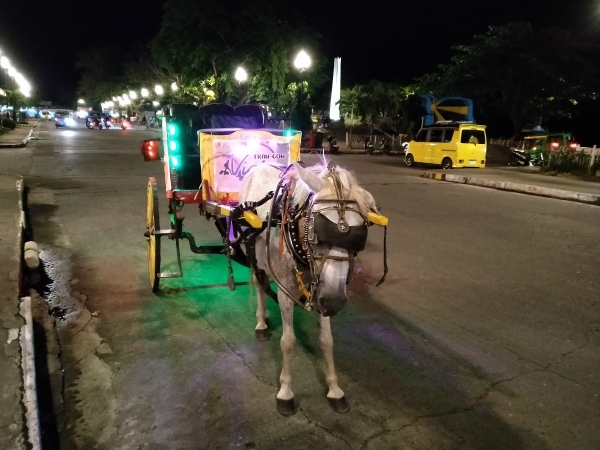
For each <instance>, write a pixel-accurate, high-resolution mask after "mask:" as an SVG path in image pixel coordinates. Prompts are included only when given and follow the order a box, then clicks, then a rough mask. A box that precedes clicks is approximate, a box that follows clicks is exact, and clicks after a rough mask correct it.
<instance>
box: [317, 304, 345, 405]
mask: <svg viewBox="0 0 600 450" xmlns="http://www.w3.org/2000/svg"><path fill="white" fill-rule="evenodd" d="M319 321H320V325H321V334H320V336H319V342H320V343H321V350H322V351H323V356H324V357H325V378H326V380H327V385H328V386H329V392H327V400H328V401H329V405H330V406H331V407H332V408H333V410H334V411H335V412H339V413H345V412H348V411H350V405H349V404H348V402H347V401H346V397H345V396H344V391H342V390H341V389H340V387H339V386H338V378H337V375H336V373H335V365H334V364H333V337H332V336H331V323H330V320H329V317H323V316H322V315H320V314H319Z"/></svg>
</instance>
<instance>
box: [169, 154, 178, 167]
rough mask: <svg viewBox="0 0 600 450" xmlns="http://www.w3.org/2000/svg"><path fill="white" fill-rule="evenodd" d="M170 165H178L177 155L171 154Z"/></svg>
mask: <svg viewBox="0 0 600 450" xmlns="http://www.w3.org/2000/svg"><path fill="white" fill-rule="evenodd" d="M171 167H173V168H177V167H179V158H178V157H177V156H171Z"/></svg>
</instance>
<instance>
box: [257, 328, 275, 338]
mask: <svg viewBox="0 0 600 450" xmlns="http://www.w3.org/2000/svg"><path fill="white" fill-rule="evenodd" d="M254 337H256V340H257V341H268V340H269V338H270V337H271V333H270V332H269V329H268V328H265V329H264V330H254Z"/></svg>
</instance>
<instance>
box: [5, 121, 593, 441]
mask: <svg viewBox="0 0 600 450" xmlns="http://www.w3.org/2000/svg"><path fill="white" fill-rule="evenodd" d="M43 126H44V127H47V130H44V128H43V127H42V131H40V132H38V133H37V136H36V137H37V138H38V139H39V140H36V141H32V142H31V143H30V145H29V146H28V147H27V148H26V149H18V150H17V149H15V150H10V151H3V152H2V153H0V167H1V169H0V170H1V171H2V172H5V173H6V172H19V173H22V174H24V175H25V176H26V179H27V184H28V186H29V187H30V193H29V208H30V219H31V223H32V226H33V230H34V236H35V239H36V241H38V243H40V244H41V246H42V248H43V250H44V251H43V253H42V258H43V259H44V262H45V264H46V269H47V271H48V273H49V274H50V276H51V277H52V278H53V280H54V282H53V284H52V286H51V289H49V291H48V293H46V294H45V297H46V298H47V301H48V302H49V303H50V305H51V306H52V307H53V308H55V309H54V312H55V313H56V314H57V315H58V316H61V317H63V318H59V319H58V320H57V329H58V335H59V339H60V346H61V362H62V364H63V369H64V387H63V390H62V392H61V393H62V399H63V402H64V403H62V404H57V405H55V406H56V408H57V410H58V413H59V414H58V418H57V423H58V426H59V428H60V442H61V448H62V449H74V448H78V449H94V448H97V449H112V450H117V449H157V450H158V449H220V448H256V449H282V448H285V449H287V450H292V449H307V448H315V449H348V448H353V449H363V448H364V449H581V450H583V449H597V448H598V443H599V442H600V414H599V411H600V398H599V395H600V381H598V376H597V373H598V369H599V368H600V348H599V347H600V314H599V304H600V276H599V268H600V225H599V224H600V208H598V207H595V206H588V205H582V204H577V203H569V202H565V201H560V200H553V199H547V198H540V197H532V196H526V195H521V194H514V193H508V192H501V191H495V190H491V189H483V188H477V187H473V186H465V185H455V184H452V183H440V182H436V181H432V180H426V179H422V178H420V177H419V175H420V174H421V173H422V172H423V169H422V168H420V169H419V168H417V169H412V168H406V167H402V164H401V163H400V158H398V157H397V156H392V157H384V156H378V157H367V156H364V155H341V156H337V157H334V159H335V160H336V161H338V162H339V164H340V165H342V166H345V167H347V168H350V169H353V170H355V172H356V174H357V177H358V178H359V180H360V181H361V182H362V184H363V186H364V187H365V188H366V189H368V190H370V192H371V193H372V194H373V195H374V197H375V198H376V199H377V202H378V204H379V205H380V206H381V209H382V211H383V213H384V214H386V215H387V216H388V217H389V218H390V226H389V230H388V264H389V267H390V273H389V275H388V277H387V281H386V282H385V283H384V284H383V285H382V286H380V287H379V288H376V287H375V282H376V281H377V280H378V279H379V277H380V276H381V273H382V270H383V267H382V250H383V231H382V230H381V229H375V227H372V228H371V229H370V235H369V243H368V246H367V249H366V250H365V251H364V252H363V253H361V254H360V257H359V263H358V264H357V277H356V278H355V280H354V281H353V282H352V284H351V297H350V303H349V305H348V306H347V307H346V309H345V310H344V311H343V312H342V313H341V314H340V315H339V316H338V317H336V318H335V319H334V320H333V321H332V326H333V334H334V341H335V345H334V354H335V358H336V366H337V370H338V376H339V378H340V386H341V387H342V389H344V390H345V392H346V396H347V398H348V400H349V402H350V404H351V407H352V409H351V411H350V412H349V413H348V414H345V415H339V414H336V413H334V412H333V411H332V410H331V409H330V408H329V406H328V404H327V402H326V399H325V394H326V391H327V389H326V383H325V379H324V375H323V372H322V365H323V364H322V360H321V355H320V350H319V343H318V326H317V320H316V317H315V316H314V314H310V313H305V312H302V311H297V312H296V317H295V327H296V334H297V338H298V341H297V345H296V352H295V354H294V362H293V372H292V377H293V381H292V384H293V389H294V391H295V394H296V400H297V401H298V403H299V406H300V409H299V411H298V413H297V414H296V415H295V416H293V417H290V418H284V417H282V416H280V415H279V414H278V413H277V412H276V409H275V394H276V393H277V390H278V379H279V370H280V367H281V352H280V348H279V338H280V336H281V318H280V316H279V313H278V310H277V306H276V305H275V304H274V303H272V302H270V303H269V305H268V309H269V312H270V315H271V324H272V327H273V336H272V338H271V340H269V341H267V342H257V341H255V340H254V326H255V320H254V304H255V301H254V300H253V299H252V297H251V295H250V287H249V286H245V285H242V286H239V287H238V288H237V290H236V291H234V292H230V291H229V290H228V289H227V288H223V287H206V285H212V284H216V283H223V282H225V281H226V276H227V275H226V265H225V258H224V257H221V256H194V255H193V254H191V252H189V250H187V249H186V248H185V247H183V251H182V254H183V259H184V272H185V277H184V278H183V279H176V280H167V281H165V282H164V283H163V285H164V286H165V288H166V289H165V290H163V291H162V292H161V293H159V294H158V295H154V294H152V293H151V292H150V289H149V283H148V277H147V260H146V242H145V238H144V237H143V232H144V228H145V214H146V184H147V179H148V176H154V177H156V178H157V181H158V182H159V193H161V196H162V193H164V187H163V186H164V183H163V182H162V178H163V176H162V166H161V164H160V163H145V162H143V160H142V158H141V155H140V153H139V148H138V142H139V141H140V140H142V139H144V138H147V137H148V136H150V135H151V136H156V134H155V133H151V132H146V131H132V130H127V131H122V130H102V131H98V130H86V129H76V130H55V129H54V128H49V126H48V124H45V125H43ZM303 159H305V161H306V162H308V163H310V162H314V161H316V160H317V157H316V156H314V155H307V156H303ZM161 202H162V203H161V205H160V207H161V215H162V218H163V220H164V221H165V223H166V222H167V220H168V215H167V213H166V206H165V202H164V201H163V199H161ZM184 212H185V213H186V217H187V218H186V221H185V225H186V228H187V229H188V230H189V231H192V232H193V233H194V234H195V235H196V236H197V238H198V239H199V240H201V241H203V242H218V241H219V238H218V235H217V232H216V230H215V229H214V225H213V224H212V223H208V222H206V220H205V219H204V218H200V217H198V214H197V212H196V210H195V208H194V207H193V206H191V207H186V208H185V209H184ZM167 244H170V245H167ZM163 245H164V246H166V247H167V248H166V250H165V251H164V252H163V261H164V262H165V264H164V265H163V268H164V270H172V269H174V267H175V266H174V249H173V247H174V246H173V245H172V243H171V242H168V241H167V240H165V243H164V244H163ZM235 271H236V281H240V282H243V281H246V280H247V279H248V271H247V270H246V269H244V268H240V267H236V269H235Z"/></svg>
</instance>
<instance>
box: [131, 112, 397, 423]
mask: <svg viewBox="0 0 600 450" xmlns="http://www.w3.org/2000/svg"><path fill="white" fill-rule="evenodd" d="M168 112H169V113H168V114H165V115H164V117H163V122H162V134H163V136H162V139H161V140H158V139H154V140H146V141H142V142H141V143H140V149H141V152H142V155H143V156H144V160H146V161H159V160H162V162H163V166H164V176H165V187H166V196H167V199H168V205H169V206H168V214H169V221H168V227H166V228H161V226H160V218H159V210H158V192H157V187H156V180H155V179H154V178H150V179H149V181H148V190H147V220H146V232H145V236H146V238H147V241H148V244H147V245H148V252H147V255H148V269H149V275H150V286H151V288H152V291H154V292H156V291H158V290H159V288H160V281H161V280H162V279H163V278H173V277H181V276H183V269H182V264H181V255H180V241H181V240H183V239H185V240H187V241H188V242H189V246H190V250H191V251H192V252H193V253H197V254H207V253H210V254H223V255H224V256H225V257H226V258H227V262H228V266H227V267H228V282H227V285H228V286H229V288H230V289H232V290H233V289H235V282H234V279H233V270H232V261H233V262H236V263H239V264H242V265H244V266H247V267H250V268H251V269H252V277H253V280H254V281H255V282H256V285H257V300H258V301H257V306H258V310H257V313H256V317H257V325H256V328H255V335H256V338H257V339H258V340H267V339H268V338H269V331H268V326H267V316H266V300H265V299H266V296H267V295H268V296H270V297H271V298H273V299H274V300H275V301H277V302H278V303H279V306H280V308H281V313H282V319H283V320H282V323H283V335H282V338H281V347H282V350H283V354H284V361H283V369H282V373H281V378H280V381H281V389H280V391H279V393H278V394H277V408H278V410H279V412H280V413H281V414H283V415H290V414H293V413H294V412H295V411H296V406H295V403H294V398H293V393H292V391H291V388H290V382H291V376H290V374H289V370H290V357H291V351H292V349H293V346H294V341H295V338H294V334H293V321H292V314H293V309H294V306H299V307H301V308H302V309H304V310H307V311H310V310H313V309H314V310H316V311H317V312H319V320H320V322H321V339H320V342H321V344H322V347H323V351H324V353H325V360H326V368H327V382H328V384H329V392H328V394H327V398H328V399H329V402H330V404H331V406H332V407H333V408H334V410H335V411H337V412H346V411H348V410H349V406H348V403H347V402H346V400H345V397H344V393H343V391H342V390H341V389H340V388H339V387H338V385H337V376H336V375H335V369H334V366H333V356H332V347H333V341H332V337H331V330H330V326H329V319H330V317H331V316H335V315H336V314H337V313H338V312H339V311H340V310H341V309H342V308H343V307H344V305H345V304H346V302H347V296H346V285H347V283H348V282H349V280H350V279H351V277H352V274H353V272H354V263H355V260H356V257H357V255H358V253H359V252H360V251H362V250H363V249H364V248H365V245H366V240H367V234H368V231H367V230H368V227H369V226H371V225H373V224H375V225H379V226H383V227H385V229H386V230H387V222H388V219H387V218H386V217H385V216H382V215H381V214H379V212H378V208H377V206H376V204H375V201H374V199H373V197H372V196H371V194H370V193H369V192H367V191H366V190H364V189H363V188H361V187H360V186H359V185H358V183H357V182H356V180H355V178H354V177H353V176H352V174H351V173H350V172H348V171H346V170H344V169H342V168H340V167H338V166H336V165H335V164H334V163H333V162H331V161H329V162H326V161H324V160H323V161H322V164H318V165H316V166H313V167H306V166H304V164H302V162H301V161H300V142H301V133H300V132H298V131H293V130H289V129H288V130H283V129H272V128H268V127H267V126H266V125H267V123H268V120H267V115H266V112H265V111H264V110H263V109H262V108H260V107H258V106H251V105H245V106H241V107H237V108H232V107H230V106H226V105H219V104H212V105H207V106H204V107H201V108H198V107H195V106H193V105H173V106H172V107H170V108H169V111H168ZM161 141H162V144H161ZM161 147H162V157H161ZM186 204H197V205H198V207H199V211H200V215H202V216H205V217H206V218H207V219H211V220H214V223H215V225H216V228H217V229H218V231H219V233H220V235H221V237H222V240H223V243H222V244H220V245H202V244H197V243H196V240H195V238H194V236H193V235H192V234H191V233H189V232H187V231H184V229H183V220H184V215H183V207H184V205H186ZM384 236H385V234H384ZM163 237H167V238H168V239H169V240H172V241H174V243H175V248H176V255H177V270H176V271H174V272H162V271H161V244H162V243H161V238H163ZM384 247H385V238H384ZM384 266H385V272H387V264H386V263H385V248H384ZM385 272H384V275H383V277H382V279H381V280H380V283H381V282H383V280H384V278H385ZM271 280H272V281H273V282H274V283H275V285H276V286H277V293H275V291H274V290H273V289H272V288H271V284H270V283H271Z"/></svg>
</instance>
